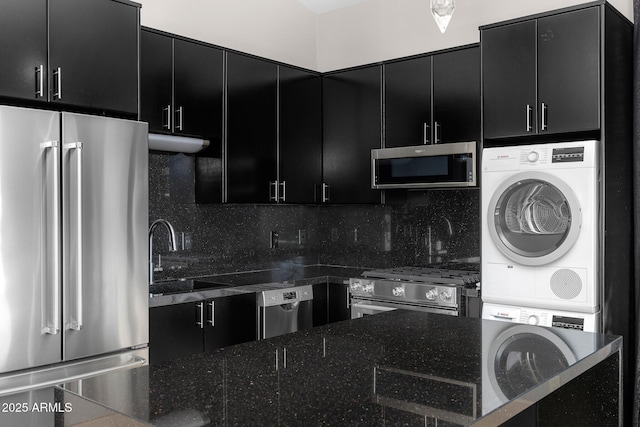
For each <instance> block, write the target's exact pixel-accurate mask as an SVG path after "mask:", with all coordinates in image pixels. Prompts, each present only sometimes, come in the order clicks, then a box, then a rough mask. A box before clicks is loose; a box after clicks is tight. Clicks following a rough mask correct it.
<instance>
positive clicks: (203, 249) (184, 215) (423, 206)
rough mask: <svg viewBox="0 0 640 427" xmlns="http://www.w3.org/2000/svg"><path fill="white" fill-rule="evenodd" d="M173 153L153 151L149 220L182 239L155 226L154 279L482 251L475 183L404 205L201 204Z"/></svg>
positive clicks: (397, 262)
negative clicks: (172, 248) (173, 241)
mask: <svg viewBox="0 0 640 427" xmlns="http://www.w3.org/2000/svg"><path fill="white" fill-rule="evenodd" d="M172 156H183V155H175V154H160V153H154V152H152V153H150V156H149V222H150V223H151V221H153V220H155V219H157V218H165V219H167V220H168V221H170V222H171V223H172V224H173V226H174V228H175V231H176V233H177V237H178V246H179V250H178V252H174V253H170V252H168V251H167V248H168V245H167V243H166V242H167V236H166V231H164V229H163V228H162V227H160V228H158V229H157V230H156V235H155V237H154V252H156V251H160V252H161V254H162V266H163V269H164V270H163V271H162V272H159V273H156V275H155V279H156V281H158V280H163V279H170V278H182V277H196V276H202V275H208V274H215V273H224V272H233V271H246V270H257V269H266V268H275V267H279V266H281V265H282V264H287V263H295V264H302V265H310V264H330V265H348V266H354V267H366V268H368V267H394V266H403V265H428V264H435V263H438V262H441V261H442V262H446V261H449V260H453V259H460V258H469V257H478V256H479V254H480V220H479V191H478V189H477V188H474V189H460V190H429V191H424V192H420V193H411V197H409V198H408V199H409V200H408V201H407V202H406V203H403V204H398V205H276V204H274V205H253V204H196V203H195V202H194V201H193V198H192V197H189V194H188V193H189V187H190V186H192V183H189V182H188V181H187V183H186V184H185V182H181V183H180V184H179V185H176V182H172V180H174V181H175V180H176V178H175V177H174V175H170V173H169V161H170V159H171V158H172ZM173 159H174V160H175V159H176V157H173ZM172 192H173V194H172ZM299 230H303V231H304V234H306V237H305V239H306V241H305V242H304V243H302V244H301V243H300V238H299ZM271 231H277V232H278V235H279V245H278V247H277V248H270V247H269V242H270V232H271ZM183 233H184V239H183ZM183 242H184V245H183ZM182 247H184V249H182ZM156 254H157V252H156ZM155 256H156V257H157V255H155ZM156 261H157V258H156Z"/></svg>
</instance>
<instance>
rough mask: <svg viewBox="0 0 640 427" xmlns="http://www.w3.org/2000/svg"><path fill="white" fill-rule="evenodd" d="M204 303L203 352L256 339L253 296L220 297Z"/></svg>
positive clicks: (254, 300)
mask: <svg viewBox="0 0 640 427" xmlns="http://www.w3.org/2000/svg"><path fill="white" fill-rule="evenodd" d="M205 304H206V306H205V309H206V314H205V319H206V325H205V335H204V349H205V351H214V350H217V349H219V348H223V347H227V346H230V345H234V344H240V343H243V342H249V341H255V340H256V338H257V337H256V333H257V332H256V331H257V324H256V322H257V318H256V315H257V314H256V313H257V311H256V310H257V309H256V294H254V293H252V294H239V295H233V296H228V297H220V298H215V299H211V300H208V301H206V302H205Z"/></svg>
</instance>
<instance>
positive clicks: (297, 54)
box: [135, 0, 317, 70]
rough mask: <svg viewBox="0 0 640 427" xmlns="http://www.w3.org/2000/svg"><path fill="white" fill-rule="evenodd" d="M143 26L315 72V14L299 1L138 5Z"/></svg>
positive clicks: (144, 0)
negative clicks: (140, 7) (140, 6)
mask: <svg viewBox="0 0 640 427" xmlns="http://www.w3.org/2000/svg"><path fill="white" fill-rule="evenodd" d="M135 1H136V2H137V3H140V4H141V5H142V9H141V12H140V14H141V16H140V21H141V24H142V25H143V26H146V27H151V28H156V29H158V30H163V31H167V32H170V33H174V34H179V35H182V36H185V37H190V38H193V39H196V40H202V41H205V42H208V43H212V44H215V45H219V46H222V47H226V48H230V49H235V50H239V51H242V52H246V53H251V54H254V55H258V56H262V57H265V58H269V59H273V60H276V61H281V62H284V63H287V64H292V65H297V66H300V67H304V68H308V69H312V70H315V69H317V52H316V15H315V14H314V13H313V12H311V11H310V10H309V9H307V8H306V7H304V6H303V5H302V4H300V3H299V2H298V1H296V0H135Z"/></svg>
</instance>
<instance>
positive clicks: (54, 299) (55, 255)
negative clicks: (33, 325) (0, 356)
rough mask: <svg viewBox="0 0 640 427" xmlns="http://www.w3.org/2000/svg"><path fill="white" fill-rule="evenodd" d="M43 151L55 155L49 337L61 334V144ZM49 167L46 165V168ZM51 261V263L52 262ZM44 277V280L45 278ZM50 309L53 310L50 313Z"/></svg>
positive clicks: (54, 143)
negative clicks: (48, 151) (49, 151)
mask: <svg viewBox="0 0 640 427" xmlns="http://www.w3.org/2000/svg"><path fill="white" fill-rule="evenodd" d="M42 149H43V150H51V152H52V154H53V177H54V178H53V190H52V193H53V194H51V198H50V199H51V200H52V201H53V209H52V212H51V214H52V215H51V221H49V222H48V223H49V224H53V227H52V234H53V235H52V240H53V242H52V246H53V248H54V250H52V251H51V252H52V253H47V254H46V257H45V259H46V260H47V262H50V263H51V265H53V271H54V273H53V277H52V282H53V286H52V289H51V296H50V297H51V301H50V302H51V303H50V305H48V308H46V309H45V310H44V311H45V313H44V316H43V319H45V324H44V326H43V328H42V332H43V333H45V334H49V335H57V334H58V333H59V332H60V272H59V271H58V268H59V266H60V251H59V250H58V249H59V247H60V227H58V224H59V223H60V217H59V216H60V179H59V175H60V144H59V142H58V141H47V142H45V143H43V144H42ZM45 162H47V157H45ZM46 167H47V165H46V164H45V168H46ZM44 196H45V203H46V199H47V195H46V194H45V195H44ZM50 260H51V261H50ZM45 277H46V275H45V276H43V278H45ZM45 280H46V279H45ZM45 287H46V285H45ZM49 309H50V310H51V311H50V312H49Z"/></svg>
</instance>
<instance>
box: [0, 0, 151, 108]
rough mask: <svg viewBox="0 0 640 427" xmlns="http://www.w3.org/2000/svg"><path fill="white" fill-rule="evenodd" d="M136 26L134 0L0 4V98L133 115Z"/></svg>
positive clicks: (136, 102)
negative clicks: (0, 59) (128, 0)
mask: <svg viewBox="0 0 640 427" xmlns="http://www.w3.org/2000/svg"><path fill="white" fill-rule="evenodd" d="M139 22H140V20H139V8H138V5H136V4H134V3H130V4H129V3H126V2H118V1H109V0H86V1H77V0H56V1H49V2H47V1H44V0H37V1H29V2H23V1H17V0H10V1H8V2H5V4H3V11H2V14H0V28H1V29H0V34H1V35H2V37H1V39H2V41H0V45H2V52H3V61H2V65H0V73H2V77H3V78H2V79H0V80H2V83H0V95H1V96H7V97H11V98H17V99H22V100H24V101H27V102H29V101H36V102H37V101H40V102H53V103H55V104H58V105H60V106H72V107H79V108H81V109H91V110H99V111H103V112H121V113H127V114H129V115H137V112H138V32H139ZM116 28H117V31H114V29H116ZM47 31H48V37H47ZM16 40H19V43H17V42H16ZM47 55H48V58H49V60H48V62H47Z"/></svg>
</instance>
